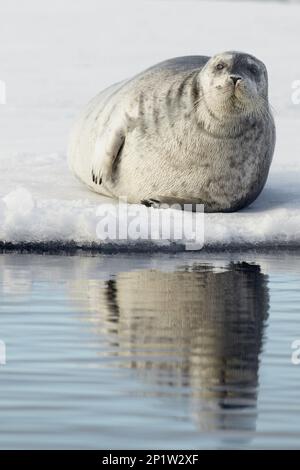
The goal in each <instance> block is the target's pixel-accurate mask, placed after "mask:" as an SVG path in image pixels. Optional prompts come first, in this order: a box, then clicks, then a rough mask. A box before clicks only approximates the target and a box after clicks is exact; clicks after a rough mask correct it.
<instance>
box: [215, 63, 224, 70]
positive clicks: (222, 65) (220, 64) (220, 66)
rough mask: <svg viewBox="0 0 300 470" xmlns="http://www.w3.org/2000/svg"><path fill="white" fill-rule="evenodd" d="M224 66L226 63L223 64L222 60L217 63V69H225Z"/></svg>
mask: <svg viewBox="0 0 300 470" xmlns="http://www.w3.org/2000/svg"><path fill="white" fill-rule="evenodd" d="M224 67H225V65H224V64H222V63H221V62H220V63H219V64H217V65H216V69H217V70H222V69H224Z"/></svg>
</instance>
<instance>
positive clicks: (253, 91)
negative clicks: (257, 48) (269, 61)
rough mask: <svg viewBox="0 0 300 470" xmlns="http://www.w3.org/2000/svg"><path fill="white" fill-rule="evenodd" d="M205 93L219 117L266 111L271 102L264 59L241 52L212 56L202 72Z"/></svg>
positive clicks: (210, 108) (201, 78)
mask: <svg viewBox="0 0 300 470" xmlns="http://www.w3.org/2000/svg"><path fill="white" fill-rule="evenodd" d="M200 81H201V90H202V96H203V99H204V100H205V103H206V105H207V107H208V110H209V111H211V113H212V114H214V115H215V116H217V117H222V116H223V117H225V116H226V118H228V117H229V116H230V114H231V115H232V116H236V115H239V116H241V115H246V116H250V115H253V114H255V113H257V114H262V113H263V112H264V110H265V109H266V108H267V106H268V76H267V69H266V67H265V65H264V64H263V62H261V61H260V60H258V59H256V58H255V57H254V56H252V55H249V54H244V53H241V52H224V53H223V54H217V55H215V56H214V57H212V58H211V59H210V60H209V61H208V62H207V63H206V64H205V67H204V68H203V69H202V71H201V73H200Z"/></svg>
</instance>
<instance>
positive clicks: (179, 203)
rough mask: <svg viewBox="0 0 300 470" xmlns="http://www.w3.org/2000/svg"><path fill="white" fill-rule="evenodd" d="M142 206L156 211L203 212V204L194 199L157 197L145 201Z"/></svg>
mask: <svg viewBox="0 0 300 470" xmlns="http://www.w3.org/2000/svg"><path fill="white" fill-rule="evenodd" d="M141 204H143V205H144V206H147V207H153V208H155V209H177V210H186V211H190V212H198V211H201V209H202V206H201V205H202V204H203V202H202V201H200V200H199V199H197V198H193V197H187V198H179V197H175V196H155V197H153V198H149V199H143V200H142V201H141Z"/></svg>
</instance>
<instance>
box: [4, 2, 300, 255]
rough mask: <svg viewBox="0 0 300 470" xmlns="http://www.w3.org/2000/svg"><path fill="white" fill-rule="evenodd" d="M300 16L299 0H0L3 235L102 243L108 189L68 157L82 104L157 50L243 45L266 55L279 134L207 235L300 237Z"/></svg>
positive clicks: (267, 242)
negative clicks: (90, 186)
mask: <svg viewBox="0 0 300 470" xmlns="http://www.w3.org/2000/svg"><path fill="white" fill-rule="evenodd" d="M299 22H300V4H299V3H298V4H297V3H294V2H291V3H287V2H283V3H279V2H274V3H272V2H244V1H243V2H231V3H229V2H225V1H222V2H213V1H209V2H204V1H203V2H201V1H197V2H196V1H175V0H174V1H171V0H170V1H158V0H155V1H149V2H146V1H141V0H139V1H124V0H123V1H122V0H120V1H111V0H110V1H109V2H108V1H107V2H100V1H99V0H63V1H62V0H60V1H59V0H52V1H51V2H48V1H47V2H46V1H44V0H26V2H24V1H22V0H19V1H17V0H0V80H2V81H4V82H5V83H6V89H7V103H6V104H5V105H4V104H2V105H0V244H1V243H2V244H3V242H13V243H22V242H32V243H40V242H46V243H47V242H49V241H50V242H58V243H61V244H68V243H70V242H75V243H76V244H77V245H79V246H88V245H89V244H91V243H93V242H96V243H100V241H99V240H98V239H97V235H96V225H97V222H98V217H97V207H98V206H99V203H100V202H101V200H102V199H101V197H99V196H98V195H96V194H93V193H92V192H90V191H89V190H87V189H86V188H85V187H84V186H82V185H81V184H80V183H79V182H78V181H76V180H75V179H74V177H73V176H72V175H71V174H70V173H69V171H68V168H67V164H66V147H67V141H68V134H69V130H70V127H71V125H72V122H73V120H74V118H75V117H76V114H77V113H78V112H79V110H80V109H81V107H82V106H83V105H84V104H85V103H86V102H87V101H88V100H89V99H90V98H91V97H93V96H94V95H95V94H96V93H98V92H99V91H100V90H101V89H102V88H104V87H106V86H107V85H109V84H111V83H112V82H116V81H119V80H122V79H123V78H126V77H130V76H132V75H134V74H136V73H137V72H139V71H141V70H143V69H145V68H146V67H148V66H150V65H152V64H154V63H156V62H159V61H161V60H164V59H166V58H170V57H174V56H180V55H189V54H204V55H212V54H214V53H216V52H220V51H223V50H231V49H235V50H241V51H246V52H249V53H252V54H254V55H257V56H258V57H259V58H260V59H262V60H263V61H264V62H265V63H266V65H267V67H268V70H269V79H270V101H271V103H272V106H273V112H274V116H275V120H276V125H277V146H276V152H275V157H274V161H273V165H272V168H271V173H270V177H269V180H268V183H267V186H266V188H265V190H264V192H263V193H262V195H261V196H260V197H259V199H258V200H257V201H256V202H255V203H254V204H253V205H252V206H251V207H249V208H247V209H245V210H243V211H241V212H239V213H235V214H206V215H205V244H206V246H209V247H211V248H213V247H217V246H220V245H221V246H224V247H225V246H226V247H228V246H231V247H232V246H255V247H262V246H273V245H289V246H291V245H300V185H299V179H300V158H299V157H300V155H299V149H300V104H298V105H297V104H296V103H293V102H292V94H293V92H295V90H293V88H292V86H293V83H295V81H296V80H300V41H299V39H300V32H299V24H300V23H299ZM297 96H298V98H299V97H300V93H298V95H297ZM299 101H300V100H299Z"/></svg>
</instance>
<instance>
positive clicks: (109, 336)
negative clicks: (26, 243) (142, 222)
mask: <svg viewBox="0 0 300 470" xmlns="http://www.w3.org/2000/svg"><path fill="white" fill-rule="evenodd" d="M246 263H255V264H252V265H249V264H246ZM299 286H300V255H296V254H290V255H288V254H278V255H276V256H272V255H255V256H254V255H251V254H245V255H231V256H230V255H228V256H227V257H226V256H224V255H195V254H193V253H190V254H188V255H187V254H182V255H176V256H175V255H172V256H168V255H159V256H158V255H155V256H145V255H141V256H127V255H114V256H97V257H80V256H73V257H72V256H39V255H17V254H11V255H0V292H1V300H0V340H2V341H4V342H5V344H6V365H0V413H1V415H0V447H1V448H9V449H12V448H97V449H100V448H110V449H114V448H131V449H134V448H154V449H155V448H156V449H159V448H169V449H176V448H177V449H180V448H232V447H234V448H261V447H275V448H278V447H280V448H282V447H287V448H300V400H299V393H300V365H298V366H297V365H293V364H292V362H291V355H292V352H293V350H292V348H291V343H292V342H293V341H294V340H296V339H300V290H299Z"/></svg>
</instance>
